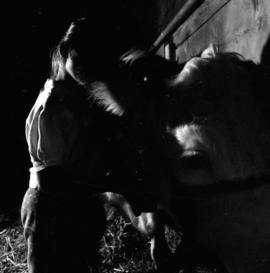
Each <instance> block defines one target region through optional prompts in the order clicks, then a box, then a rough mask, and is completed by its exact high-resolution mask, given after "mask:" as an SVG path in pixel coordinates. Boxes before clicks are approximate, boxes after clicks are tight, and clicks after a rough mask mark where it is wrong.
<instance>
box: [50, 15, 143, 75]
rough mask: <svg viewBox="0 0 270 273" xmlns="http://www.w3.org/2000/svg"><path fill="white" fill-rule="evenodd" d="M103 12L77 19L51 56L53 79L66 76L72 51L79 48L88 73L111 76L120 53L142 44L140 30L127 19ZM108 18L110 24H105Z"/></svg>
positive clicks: (79, 53) (81, 60)
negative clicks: (126, 22)
mask: <svg viewBox="0 0 270 273" xmlns="http://www.w3.org/2000/svg"><path fill="white" fill-rule="evenodd" d="M111 16H112V15H110V16H109V15H107V14H103V16H102V18H100V21H102V22H99V21H97V19H96V18H97V17H96V16H95V17H94V16H91V17H87V18H85V17H84V18H79V19H77V20H75V21H73V22H72V23H71V25H70V27H69V28H68V30H67V31H66V33H65V34H64V36H63V37H62V39H61V40H60V42H59V44H58V45H57V46H56V47H55V49H54V50H53V52H52V55H51V75H50V76H51V78H52V79H53V80H61V79H64V78H65V76H66V73H67V72H66V71H65V62H66V60H67V57H68V54H69V52H71V51H72V50H75V51H76V52H77V53H78V55H79V56H80V62H83V67H84V68H85V69H86V71H87V73H91V74H93V76H94V77H103V76H105V77H107V76H110V75H111V73H112V72H113V71H114V70H115V65H117V64H118V59H119V58H120V56H121V55H122V54H123V53H124V52H126V51H127V50H129V49H130V48H131V47H136V46H138V45H139V46H140V44H141V42H140V38H138V36H139V35H138V33H136V34H135V33H134V32H133V31H131V30H132V28H128V26H126V25H124V24H123V22H121V21H119V20H116V19H115V18H111ZM105 20H106V22H107V24H106V23H105Z"/></svg>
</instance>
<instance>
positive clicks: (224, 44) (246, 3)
mask: <svg viewBox="0 0 270 273" xmlns="http://www.w3.org/2000/svg"><path fill="white" fill-rule="evenodd" d="M269 33H270V1H269V0H215V1H212V0H206V1H205V2H204V3H203V4H202V5H201V6H200V7H199V8H198V9H197V10H196V11H195V12H194V13H193V14H192V15H191V16H190V17H189V18H188V19H187V20H186V21H185V23H184V24H182V25H181V26H180V27H179V28H178V30H177V31H176V32H175V33H174V34H173V37H172V39H171V41H172V43H173V44H174V45H175V48H176V49H175V50H176V54H175V55H176V58H177V59H178V60H179V61H180V62H184V61H186V60H187V59H189V58H190V57H192V56H194V55H197V54H199V53H200V52H201V51H202V50H203V49H204V48H206V47H207V46H208V45H209V44H210V43H213V44H215V45H217V46H218V47H219V48H220V49H221V50H222V51H236V52H239V53H241V54H242V55H244V56H245V57H246V58H248V59H252V60H254V61H255V62H259V61H260V58H261V54H262V50H263V47H264V45H265V43H266V40H267V38H268V36H269Z"/></svg>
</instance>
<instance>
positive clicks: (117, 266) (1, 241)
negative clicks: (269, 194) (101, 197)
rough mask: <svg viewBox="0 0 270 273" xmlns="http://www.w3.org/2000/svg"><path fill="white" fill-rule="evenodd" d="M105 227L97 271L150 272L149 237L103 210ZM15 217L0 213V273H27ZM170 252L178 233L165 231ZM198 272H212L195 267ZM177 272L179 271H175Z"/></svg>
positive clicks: (173, 248)
mask: <svg viewBox="0 0 270 273" xmlns="http://www.w3.org/2000/svg"><path fill="white" fill-rule="evenodd" d="M107 220H108V224H107V229H106V233H105V235H104V236H103V238H102V239H101V244H100V268H99V269H100V273H135V272H136V273H154V272H155V270H154V265H153V263H152V261H151V258H150V255H149V244H150V242H149V239H148V238H146V237H144V236H143V235H141V234H139V233H138V232H137V231H135V230H134V229H133V227H131V225H130V224H129V223H128V222H126V221H125V220H124V219H123V218H122V217H121V216H119V215H118V214H117V212H115V211H114V210H112V209H107ZM22 232H23V230H22V227H21V225H20V220H19V216H18V215H16V217H15V219H14V215H13V216H12V217H11V218H10V217H6V216H5V215H0V273H27V272H28V270H27V265H26V245H25V242H24V238H23V234H22ZM166 236H167V240H169V246H170V248H171V250H172V251H174V250H175V247H176V246H177V244H178V243H179V240H180V239H179V236H178V235H177V233H175V232H174V231H172V230H168V229H167V231H166ZM197 272H198V273H213V271H206V270H202V269H198V271H197ZM179 273H181V271H179Z"/></svg>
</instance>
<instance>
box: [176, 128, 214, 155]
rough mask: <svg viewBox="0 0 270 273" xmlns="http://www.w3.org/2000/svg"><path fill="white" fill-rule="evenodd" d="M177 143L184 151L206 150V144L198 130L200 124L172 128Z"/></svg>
mask: <svg viewBox="0 0 270 273" xmlns="http://www.w3.org/2000/svg"><path fill="white" fill-rule="evenodd" d="M172 134H173V135H174V136H175V137H176V139H177V141H178V143H179V145H180V146H181V147H182V149H183V151H184V152H187V151H190V152H192V151H204V150H208V146H209V145H208V144H207V141H206V139H205V137H204V136H203V135H202V133H201V131H200V126H198V125H195V124H190V125H182V126H178V127H177V128H175V129H173V130H172Z"/></svg>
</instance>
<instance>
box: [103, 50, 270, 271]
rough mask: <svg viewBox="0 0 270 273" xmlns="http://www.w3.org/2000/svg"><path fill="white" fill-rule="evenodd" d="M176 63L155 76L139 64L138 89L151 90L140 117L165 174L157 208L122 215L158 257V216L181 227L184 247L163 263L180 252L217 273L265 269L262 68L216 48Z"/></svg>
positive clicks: (269, 149)
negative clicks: (175, 70)
mask: <svg viewBox="0 0 270 273" xmlns="http://www.w3.org/2000/svg"><path fill="white" fill-rule="evenodd" d="M133 58H134V55H133V56H132V57H131V58H129V57H128V58H126V60H127V62H128V63H129V62H130V59H131V60H133ZM135 59H136V58H135ZM139 59H140V58H139ZM142 59H144V57H143V58H142ZM146 62H148V61H146ZM138 63H139V62H137V64H138ZM134 67H135V68H136V62H134V63H133V64H132V65H131V71H134V70H132V69H133V68H134ZM143 67H145V66H144V65H143ZM179 67H181V69H180V72H179V73H169V74H168V75H165V76H164V77H161V78H158V79H157V78H155V76H156V75H154V77H152V78H151V77H149V76H148V74H147V73H142V75H141V74H140V73H141V71H142V70H141V69H139V70H138V71H139V75H140V78H141V79H142V82H143V83H142V86H143V90H144V91H143V92H146V93H147V92H149V94H150V97H151V96H154V98H153V97H151V99H149V101H148V104H145V105H148V107H145V108H144V112H143V115H142V119H143V120H144V124H146V123H147V126H145V128H144V130H150V132H149V136H150V138H152V140H153V143H154V144H153V145H154V147H156V149H155V148H153V150H155V151H158V156H159V160H160V162H159V163H158V164H159V166H162V167H163V170H162V175H161V176H160V179H158V180H157V181H156V185H157V187H159V188H160V200H159V202H158V203H159V205H158V206H157V210H156V211H155V212H154V211H153V213H148V214H142V215H141V216H136V215H135V214H134V213H133V212H132V209H129V207H128V206H125V208H128V209H127V213H126V214H127V215H128V217H129V218H130V219H131V221H132V223H134V226H135V227H137V228H138V229H139V230H141V231H142V232H144V233H147V234H150V235H151V236H152V238H153V242H155V244H156V247H155V248H154V249H153V254H154V256H155V253H159V254H157V255H156V256H155V257H156V260H157V259H161V256H162V255H160V253H162V247H163V246H164V245H165V243H166V242H164V238H162V236H163V237H164V234H163V235H162V233H163V228H162V226H163V222H162V220H160V219H162V217H159V216H158V215H159V213H157V212H158V211H164V212H166V214H167V215H169V216H170V218H171V220H172V222H173V223H174V225H175V227H178V228H182V229H183V232H184V239H183V244H182V246H180V247H179V249H178V251H177V254H175V255H174V257H173V258H172V259H171V257H169V259H170V260H166V259H165V260H163V261H162V262H161V265H162V264H163V266H164V262H167V266H168V265H169V264H174V266H176V263H177V261H178V259H179V257H181V259H180V260H182V261H183V263H187V265H186V266H187V267H188V268H190V267H191V266H192V265H191V263H192V262H193V263H201V262H202V263H206V264H208V265H209V264H211V262H213V261H214V263H215V266H217V267H218V269H219V270H220V272H229V273H235V272H252V273H254V272H256V273H266V272H269V271H270V221H269V219H270V199H269V195H270V183H269V182H270V177H269V172H270V171H269V170H270V168H269V156H270V137H269V136H270V134H269V133H270V132H269V130H270V127H269V110H270V109H269V104H268V100H267V98H268V89H267V86H268V85H269V71H267V70H265V67H264V66H263V65H260V64H255V63H254V62H252V61H250V60H246V59H244V58H243V57H242V56H241V55H240V54H237V53H230V52H227V53H221V52H217V51H216V50H215V48H214V47H210V48H207V49H206V50H204V51H203V52H202V54H201V55H200V56H197V57H194V58H191V60H189V61H188V62H187V63H186V64H184V65H180V66H179ZM152 68H153V67H152ZM152 68H151V69H152ZM135 70H136V69H135ZM164 71H166V69H164ZM135 74H136V75H137V71H135ZM155 88H156V89H155ZM153 89H154V90H153ZM153 92H156V93H153ZM144 95H145V94H144ZM145 96H146V95H145ZM150 106H151V107H150ZM134 109H135V108H134ZM134 109H133V110H134ZM146 109H147V110H146ZM135 110H136V109H135ZM140 110H141V109H140ZM150 158H151V157H150ZM152 171H153V170H152ZM110 198H111V199H110ZM110 198H108V200H109V199H110V200H113V199H112V196H110ZM114 200H117V198H116V199H114ZM114 200H113V201H114ZM119 200H120V199H119ZM113 201H112V203H113ZM125 202H126V203H125ZM125 202H124V203H125V204H128V201H127V200H125ZM115 203H117V202H115ZM124 203H123V204H124ZM121 208H123V206H122V207H121ZM121 208H120V209H121ZM130 212H131V214H130ZM161 214H162V213H161ZM134 217H135V218H134ZM149 227H151V228H149ZM157 235H158V236H157ZM160 242H161V243H160ZM191 257H192V258H193V261H192V258H191ZM157 263H159V261H157ZM174 266H171V267H172V270H174V269H175V268H174ZM168 268H169V267H168Z"/></svg>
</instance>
